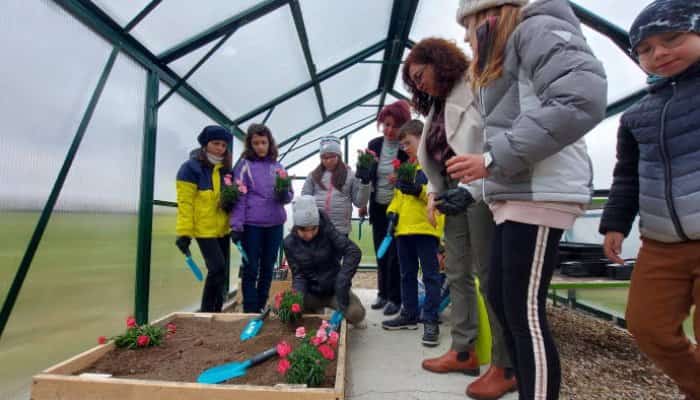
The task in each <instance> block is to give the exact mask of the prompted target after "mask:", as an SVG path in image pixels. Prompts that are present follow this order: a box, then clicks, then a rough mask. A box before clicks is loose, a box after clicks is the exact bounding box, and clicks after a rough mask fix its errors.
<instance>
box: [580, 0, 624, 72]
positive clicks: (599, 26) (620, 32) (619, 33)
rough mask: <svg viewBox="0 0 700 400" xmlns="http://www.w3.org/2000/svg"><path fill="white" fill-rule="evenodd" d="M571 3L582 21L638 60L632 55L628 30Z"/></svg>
mask: <svg viewBox="0 0 700 400" xmlns="http://www.w3.org/2000/svg"><path fill="white" fill-rule="evenodd" d="M569 4H570V5H571V8H572V9H573V10H574V14H576V16H577V17H578V18H579V19H580V20H581V22H583V23H584V24H586V25H588V26H589V27H591V28H592V29H593V30H595V31H597V32H598V33H601V34H603V35H604V36H607V37H608V39H610V40H612V42H613V43H615V45H616V46H617V47H619V48H620V50H622V52H623V53H624V54H625V55H626V56H627V57H629V58H631V59H632V61H634V62H635V63H636V62H637V60H635V59H634V58H632V57H631V55H630V52H629V47H630V39H629V35H628V34H627V31H626V30H624V29H622V28H620V27H619V26H617V25H615V24H613V23H612V22H610V21H608V20H606V19H605V18H602V17H600V16H599V15H598V14H596V13H594V12H592V11H589V10H588V9H586V8H584V7H581V6H580V5H578V4H576V3H575V2H573V1H571V0H569Z"/></svg>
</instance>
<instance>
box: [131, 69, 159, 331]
mask: <svg viewBox="0 0 700 400" xmlns="http://www.w3.org/2000/svg"><path fill="white" fill-rule="evenodd" d="M159 83H160V82H159V80H158V74H157V73H156V72H154V71H149V72H148V77H147V81H146V105H145V109H144V119H143V146H142V149H141V190H140V193H139V225H138V240H137V242H136V244H137V248H136V284H135V285H134V286H135V293H134V316H135V317H136V322H138V323H139V324H145V323H147V322H148V301H149V298H150V284H151V240H152V237H153V186H154V181H155V171H156V133H157V131H158V84H159Z"/></svg>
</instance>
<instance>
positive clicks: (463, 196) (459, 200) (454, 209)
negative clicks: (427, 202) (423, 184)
mask: <svg viewBox="0 0 700 400" xmlns="http://www.w3.org/2000/svg"><path fill="white" fill-rule="evenodd" d="M473 203H474V198H473V197H472V195H471V193H469V191H468V190H467V189H465V188H463V187H458V188H455V189H450V190H448V191H446V192H445V193H443V194H441V195H439V196H437V197H435V207H436V208H437V209H438V210H439V211H440V212H441V213H443V214H445V215H457V214H459V213H462V212H464V211H466V210H467V208H468V207H469V206H470V205H472V204H473Z"/></svg>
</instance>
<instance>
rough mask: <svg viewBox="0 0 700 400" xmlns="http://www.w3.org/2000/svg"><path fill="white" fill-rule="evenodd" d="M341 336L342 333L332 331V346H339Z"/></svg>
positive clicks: (329, 341)
mask: <svg viewBox="0 0 700 400" xmlns="http://www.w3.org/2000/svg"><path fill="white" fill-rule="evenodd" d="M339 338H340V335H338V332H335V331H333V332H331V333H330V334H328V344H329V345H331V347H333V348H336V347H338V339H339Z"/></svg>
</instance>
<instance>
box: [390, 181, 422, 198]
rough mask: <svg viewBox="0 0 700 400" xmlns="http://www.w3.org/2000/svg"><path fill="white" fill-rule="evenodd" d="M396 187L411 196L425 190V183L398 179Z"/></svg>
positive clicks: (418, 194)
mask: <svg viewBox="0 0 700 400" xmlns="http://www.w3.org/2000/svg"><path fill="white" fill-rule="evenodd" d="M396 188H397V189H399V190H400V191H401V193H403V194H407V195H410V196H420V193H421V192H422V191H423V185H421V184H420V183H416V182H406V181H398V182H396Z"/></svg>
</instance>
